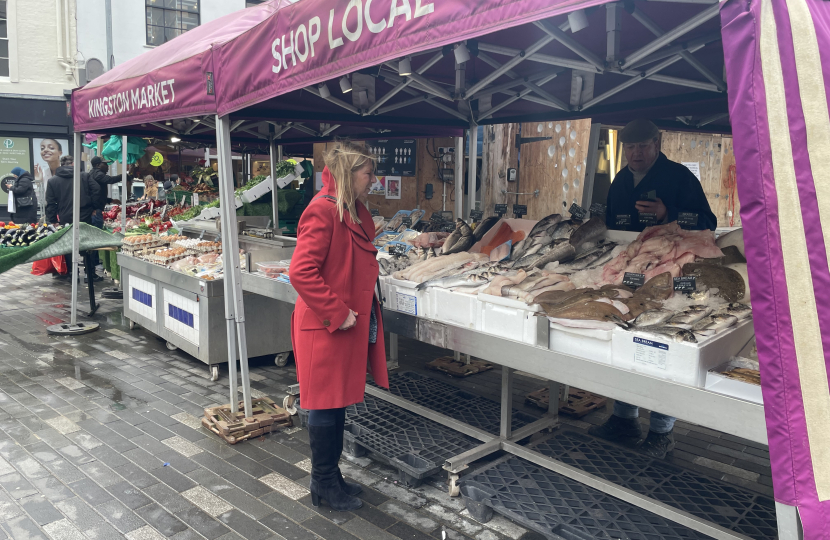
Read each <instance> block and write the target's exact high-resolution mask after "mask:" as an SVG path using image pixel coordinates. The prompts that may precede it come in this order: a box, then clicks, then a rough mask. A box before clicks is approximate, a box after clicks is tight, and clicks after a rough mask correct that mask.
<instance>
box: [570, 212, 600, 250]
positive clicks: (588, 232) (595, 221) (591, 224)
mask: <svg viewBox="0 0 830 540" xmlns="http://www.w3.org/2000/svg"><path fill="white" fill-rule="evenodd" d="M607 230H608V228H607V227H606V226H605V219H604V218H601V217H598V216H596V217H592V218H591V219H589V220H588V221H586V222H585V223H583V224H582V225H580V226H579V228H578V229H576V230H575V231H574V232H573V233H571V235H570V239H569V241H570V243H571V245H572V246H574V247H579V246H581V245H582V244H585V243H586V242H593V241H595V240H597V239H599V238H600V237H601V236H602V235H603V234H605V231H607Z"/></svg>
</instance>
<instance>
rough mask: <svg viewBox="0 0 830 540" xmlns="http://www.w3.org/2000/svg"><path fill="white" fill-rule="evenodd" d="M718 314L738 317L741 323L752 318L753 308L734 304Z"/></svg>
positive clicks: (722, 309)
mask: <svg viewBox="0 0 830 540" xmlns="http://www.w3.org/2000/svg"><path fill="white" fill-rule="evenodd" d="M718 313H722V314H726V315H732V316H734V317H737V319H738V320H739V321H742V320H744V319H748V318H749V317H751V316H752V308H751V307H749V306H748V305H746V304H741V303H738V302H733V303H731V304H729V305H728V306H726V307H724V308H721V309H720V310H718Z"/></svg>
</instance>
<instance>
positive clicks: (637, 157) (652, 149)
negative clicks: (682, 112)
mask: <svg viewBox="0 0 830 540" xmlns="http://www.w3.org/2000/svg"><path fill="white" fill-rule="evenodd" d="M620 141H621V142H622V144H623V151H624V152H625V159H626V161H628V166H627V167H625V168H624V169H622V170H621V171H620V172H619V173H617V176H615V177H614V180H613V181H612V182H611V189H609V190H608V199H607V201H606V203H607V208H606V212H605V220H606V225H608V228H609V229H618V228H620V227H619V226H617V223H625V222H627V223H630V225H626V226H625V227H624V228H625V230H628V231H638V232H639V231H642V230H643V229H645V228H646V227H648V226H649V225H659V224H661V223H670V222H672V221H677V217H678V214H680V213H681V212H687V213H690V214H696V215H697V225H696V226H687V227H686V228H690V229H697V230H704V229H712V230H715V228H716V227H717V225H718V220H717V218H716V217H715V214H713V213H712V209H711V208H710V207H709V201H707V200H706V194H705V193H704V192H703V187H702V186H701V185H700V180H698V179H697V177H696V176H695V175H694V173H692V171H690V170H689V169H687V168H686V167H685V166H683V165H682V164H680V163H676V162H674V161H671V160H669V158H667V157H666V155H665V154H664V153H663V152H661V151H660V130H659V129H658V128H657V126H656V125H654V123H653V122H651V121H650V120H642V119H641V120H634V121H633V122H630V123H629V124H628V125H626V126H625V128H623V130H622V131H621V132H620ZM641 213H649V214H655V215H656V219H655V220H654V221H653V222H648V221H646V220H645V219H643V220H641V219H640V218H639V216H640V214H641Z"/></svg>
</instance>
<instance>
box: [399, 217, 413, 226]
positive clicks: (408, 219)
mask: <svg viewBox="0 0 830 540" xmlns="http://www.w3.org/2000/svg"><path fill="white" fill-rule="evenodd" d="M401 225H405V226H406V228H407V229H408V228H410V227H411V226H412V218H411V217H410V216H404V217H402V218H401Z"/></svg>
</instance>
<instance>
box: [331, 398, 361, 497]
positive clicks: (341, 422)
mask: <svg viewBox="0 0 830 540" xmlns="http://www.w3.org/2000/svg"><path fill="white" fill-rule="evenodd" d="M336 425H337V460H338V462H339V461H340V455H341V454H342V453H343V430H344V429H345V427H346V409H341V411H340V412H339V413H338V415H337V421H336ZM337 477H338V478H339V479H340V487H341V488H343V491H345V492H346V493H347V494H349V495H352V496H354V495H359V494H360V493H362V492H363V487H361V485H360V484H355V483H352V482H346V480H345V479H344V478H343V473H342V472H341V471H340V466H339V465H338V466H337Z"/></svg>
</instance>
